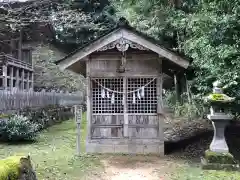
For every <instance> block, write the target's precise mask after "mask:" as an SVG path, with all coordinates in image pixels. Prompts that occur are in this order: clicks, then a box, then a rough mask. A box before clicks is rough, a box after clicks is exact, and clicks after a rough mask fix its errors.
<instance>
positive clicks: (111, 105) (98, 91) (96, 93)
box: [92, 78, 123, 114]
mask: <svg viewBox="0 0 240 180" xmlns="http://www.w3.org/2000/svg"><path fill="white" fill-rule="evenodd" d="M92 82H93V85H92V98H93V100H92V103H93V104H92V110H93V113H94V114H104V113H123V94H121V93H114V92H108V91H107V90H105V97H104V98H103V97H102V90H103V89H104V88H108V89H111V90H113V91H118V92H123V79H122V78H111V79H110V78H98V79H93V81H92ZM102 86H103V87H104V88H103V87H102ZM107 92H108V93H109V96H107ZM113 93H114V102H112V95H113Z"/></svg>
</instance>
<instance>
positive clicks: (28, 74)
mask: <svg viewBox="0 0 240 180" xmlns="http://www.w3.org/2000/svg"><path fill="white" fill-rule="evenodd" d="M29 76H30V73H29V72H27V80H26V81H27V87H26V89H27V91H28V90H29Z"/></svg>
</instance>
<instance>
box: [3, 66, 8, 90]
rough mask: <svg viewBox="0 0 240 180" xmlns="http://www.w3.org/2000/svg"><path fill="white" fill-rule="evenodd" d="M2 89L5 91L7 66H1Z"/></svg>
mask: <svg viewBox="0 0 240 180" xmlns="http://www.w3.org/2000/svg"><path fill="white" fill-rule="evenodd" d="M3 87H4V89H7V65H6V64H4V65H3Z"/></svg>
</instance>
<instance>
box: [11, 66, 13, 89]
mask: <svg viewBox="0 0 240 180" xmlns="http://www.w3.org/2000/svg"><path fill="white" fill-rule="evenodd" d="M10 89H11V90H12V89H13V67H12V66H11V67H10Z"/></svg>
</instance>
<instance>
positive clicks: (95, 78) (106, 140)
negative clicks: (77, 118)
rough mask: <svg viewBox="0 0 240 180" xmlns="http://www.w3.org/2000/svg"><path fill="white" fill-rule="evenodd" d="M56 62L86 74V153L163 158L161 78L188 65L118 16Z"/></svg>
mask: <svg viewBox="0 0 240 180" xmlns="http://www.w3.org/2000/svg"><path fill="white" fill-rule="evenodd" d="M57 64H58V65H59V66H60V67H61V68H62V69H69V70H72V71H74V72H76V73H79V74H82V75H84V76H86V79H87V122H88V136H87V142H86V151H87V152H96V153H113V152H115V153H156V154H160V155H162V154H164V134H163V124H164V119H163V116H162V113H163V103H162V85H163V80H162V78H163V74H168V73H169V72H170V70H175V71H177V72H182V71H184V69H186V68H187V67H188V65H189V61H187V60H185V59H183V58H182V57H180V56H179V55H177V54H175V53H173V52H171V51H170V50H167V49H165V48H164V47H162V46H160V45H158V44H157V43H156V41H153V40H152V39H150V38H149V37H146V36H145V35H143V34H142V33H140V32H138V31H136V30H135V29H133V28H132V27H130V26H129V25H128V23H127V21H126V20H125V19H123V18H122V19H121V20H120V22H119V23H118V25H117V27H116V28H114V29H113V30H111V31H110V32H108V33H106V34H105V35H103V36H101V37H100V38H98V39H97V40H95V41H94V42H91V43H89V44H87V45H86V46H84V47H81V48H80V49H78V50H76V51H75V52H73V53H71V54H69V55H68V56H66V57H65V58H63V59H61V60H59V61H58V62H57ZM169 69H170V70H169Z"/></svg>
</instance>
